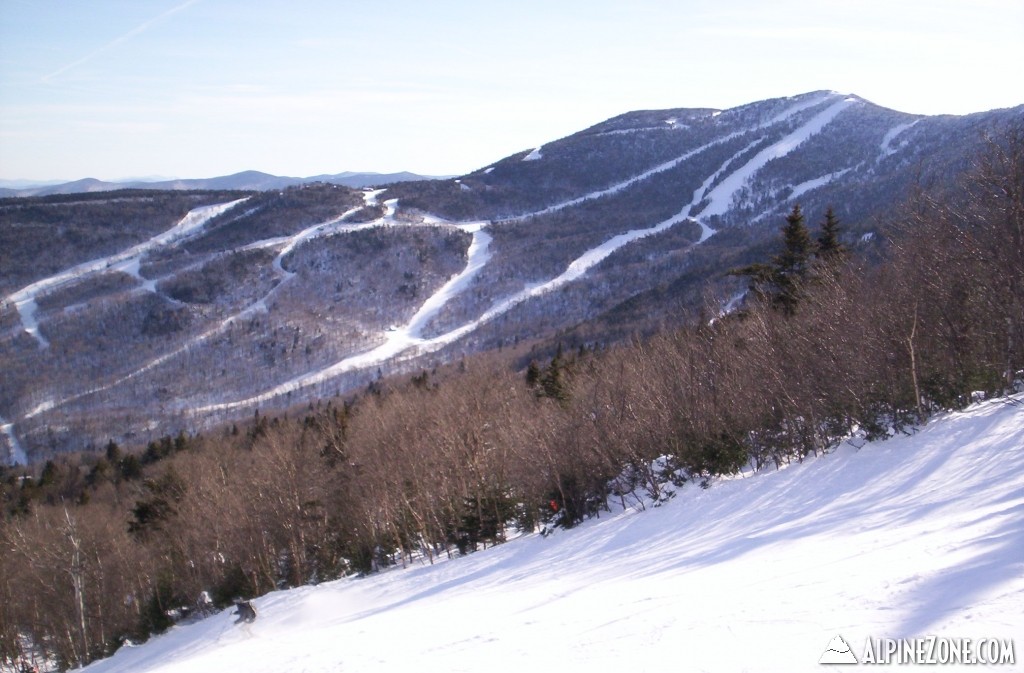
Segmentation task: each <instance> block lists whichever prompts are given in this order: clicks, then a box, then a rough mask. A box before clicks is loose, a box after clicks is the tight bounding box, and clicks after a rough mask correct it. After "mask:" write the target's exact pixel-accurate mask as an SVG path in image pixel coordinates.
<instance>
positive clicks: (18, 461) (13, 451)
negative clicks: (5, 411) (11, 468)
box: [0, 416, 28, 465]
mask: <svg viewBox="0 0 1024 673" xmlns="http://www.w3.org/2000/svg"><path fill="white" fill-rule="evenodd" d="M0 434H2V435H3V436H5V437H7V445H8V447H7V448H8V454H9V455H8V465H28V455H27V454H26V453H25V449H23V448H22V446H21V443H20V442H19V441H18V436H17V435H15V434H14V424H13V423H8V422H7V421H6V420H4V418H3V416H0Z"/></svg>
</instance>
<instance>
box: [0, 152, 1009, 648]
mask: <svg viewBox="0 0 1024 673" xmlns="http://www.w3.org/2000/svg"><path fill="white" fill-rule="evenodd" d="M1022 185H1024V136H1022V135H1020V134H1018V135H1017V136H1015V137H1014V138H1013V139H1012V141H1011V142H1010V143H1009V144H1008V145H996V144H993V146H992V148H991V151H990V153H989V154H988V155H986V157H985V158H984V159H983V160H982V161H980V162H979V165H978V167H977V169H976V170H975V171H974V172H973V173H972V174H971V175H970V176H969V179H968V180H967V181H966V182H965V184H964V186H963V190H962V191H961V192H959V193H958V195H957V197H956V200H955V201H944V200H943V199H942V198H940V197H935V196H925V195H921V196H919V197H918V198H917V199H915V200H914V201H913V202H912V203H911V204H909V205H908V206H907V207H906V208H904V209H902V210H901V211H899V212H893V213H892V228H891V235H890V238H889V243H888V257H887V259H886V260H884V261H883V262H882V263H881V264H872V265H868V264H867V263H865V262H864V261H862V260H859V259H856V258H853V257H852V256H851V255H849V254H847V253H845V252H844V251H843V250H842V246H841V245H839V243H838V241H839V240H840V239H841V232H842V223H840V222H837V221H835V219H834V218H830V219H829V220H828V225H827V226H825V227H819V226H817V225H816V224H815V223H813V222H812V224H811V225H810V226H808V225H807V223H806V222H805V221H804V217H805V214H803V213H800V211H799V210H798V209H794V212H793V213H792V214H791V216H790V218H789V220H788V221H787V222H786V225H785V230H784V233H785V236H784V237H783V240H782V243H781V244H780V246H779V253H778V254H777V255H776V256H774V257H773V258H771V259H769V260H766V261H765V262H764V264H762V265H760V266H755V267H749V268H747V269H742V270H738V272H740V273H742V274H743V275H745V276H746V277H747V278H749V279H750V283H751V286H752V290H753V292H751V294H750V295H749V296H748V301H747V304H746V305H745V306H744V307H743V308H742V309H741V310H739V311H736V312H733V313H730V314H728V315H719V314H718V304H717V303H709V306H710V307H712V308H709V309H708V311H707V314H706V315H705V316H703V317H702V319H701V320H699V321H696V322H695V323H694V324H692V325H690V326H688V327H685V328H682V329H679V330H676V331H673V332H670V333H663V334H661V335H659V336H656V337H654V338H652V339H649V340H645V341H643V342H636V343H633V344H631V345H628V346H623V347H617V348H609V349H606V350H602V351H600V352H593V351H590V350H587V349H582V350H576V349H573V350H572V351H571V352H559V353H558V354H557V355H556V356H555V357H554V358H553V359H551V360H550V361H544V362H536V363H534V364H533V365H531V366H530V367H529V368H528V369H527V371H526V372H525V373H524V372H513V371H510V370H509V368H507V367H501V366H498V365H497V364H495V363H494V361H493V360H489V359H484V358H481V359H478V360H469V361H466V362H464V363H462V364H461V365H459V366H458V367H457V368H456V369H457V371H455V372H452V373H450V374H449V375H446V376H441V377H437V376H435V375H432V374H426V373H425V374H422V375H420V376H416V377H414V378H413V380H411V381H409V382H407V383H404V384H401V385H397V384H396V385H392V386H389V387H385V386H383V385H374V386H373V387H372V388H371V389H370V390H369V391H367V392H366V393H365V394H364V395H362V396H361V397H360V398H359V399H357V400H356V401H355V402H353V403H349V404H340V403H332V404H329V405H327V406H326V407H320V408H311V409H309V410H307V412H306V413H304V414H302V415H301V417H299V418H290V419H286V418H281V419H269V418H266V417H257V418H254V419H252V421H251V422H250V423H249V424H247V425H245V426H244V427H241V428H239V427H234V428H230V429H228V430H226V431H225V432H224V433H223V434H220V435H218V436H216V437H214V436H208V437H203V438H189V437H186V436H184V435H182V436H179V437H178V438H175V439H172V438H167V439H166V440H164V441H162V442H157V443H155V444H153V445H151V446H150V447H149V448H148V449H147V450H146V452H144V453H143V454H141V456H138V457H133V456H132V455H125V454H122V453H121V452H120V451H119V450H118V449H117V447H113V446H112V447H108V452H107V455H105V456H102V457H91V458H88V457H87V458H82V459H80V460H78V461H74V460H72V459H68V461H67V462H65V463H52V464H51V466H49V467H47V468H46V469H44V471H43V473H42V474H40V475H38V476H37V477H36V478H35V479H32V478H25V477H24V476H23V475H22V474H20V473H19V472H18V471H15V470H6V471H5V472H4V473H3V475H2V476H3V479H4V483H5V486H4V491H3V493H4V498H5V502H4V507H5V517H4V520H3V524H2V526H0V657H2V658H3V659H6V661H11V662H13V661H17V660H18V658H19V657H22V656H26V655H27V654H28V653H29V651H35V652H37V653H43V654H45V655H46V656H49V657H52V658H53V659H54V660H56V661H57V662H59V663H60V664H61V665H62V666H71V665H76V664H80V663H84V662H86V661H89V660H91V659H93V658H96V657H99V656H104V655H106V654H109V653H110V652H111V651H112V650H114V649H115V648H116V647H118V646H119V645H120V644H121V643H122V642H123V641H124V640H125V639H132V640H138V639H143V638H145V637H147V636H148V635H149V634H151V633H153V632H157V631H160V630H161V629H163V628H166V627H167V626H168V625H169V624H170V623H172V621H173V620H174V619H176V618H178V617H180V616H181V615H182V614H183V613H184V611H183V608H187V607H193V606H195V605H196V602H197V597H198V596H200V594H201V592H207V594H208V595H209V596H210V597H211V600H212V602H213V604H214V605H215V606H224V605H226V604H228V602H229V601H230V600H231V599H233V598H235V597H248V596H254V595H258V594H261V593H264V592H267V591H270V590H273V589H277V588H283V587H289V586H297V585H302V584H307V583H316V582H321V581H325V580H330V579H333V578H336V577H339V576H342V575H345V574H349V573H365V572H371V571H374V570H376V569H378V568H380V567H382V566H386V565H391V564H404V563H409V562H410V561H411V560H413V559H420V560H421V561H422V562H430V561H432V560H433V559H435V558H436V557H438V556H443V555H453V554H458V553H466V552H471V551H473V550H475V549H479V548H480V547H481V546H488V545H491V544H496V543H499V542H501V541H502V540H504V539H505V538H506V537H507V536H508V535H509V534H510V532H512V531H521V530H526V531H530V530H538V529H543V528H550V527H552V526H558V525H560V526H572V525H575V524H576V523H578V522H580V521H582V520H584V519H585V518H587V517H589V516H593V515H596V514H599V513H600V512H601V511H602V509H603V508H605V507H607V503H608V502H609V499H610V498H614V499H621V500H622V501H625V502H634V503H642V502H649V501H650V500H652V499H653V500H655V501H657V500H662V499H665V498H666V497H668V493H667V492H666V491H665V490H664V489H663V485H664V484H665V483H666V481H667V480H675V481H676V482H677V483H682V482H683V481H689V482H695V483H696V484H698V485H703V484H706V483H707V480H709V479H710V478H712V477H714V476H715V475H719V474H724V473H731V472H734V471H736V470H737V469H739V468H741V467H742V466H745V465H748V464H752V465H753V466H755V467H757V468H769V469H770V468H771V467H773V466H778V465H780V464H784V463H786V462H788V461H793V460H800V459H802V458H803V457H805V456H807V455H809V454H813V453H820V452H824V451H828V450H829V449H830V447H832V446H834V444H835V442H836V441H837V440H838V439H839V438H841V437H844V436H848V435H849V433H851V432H854V431H860V432H863V433H864V434H865V435H867V436H868V437H884V436H886V435H888V434H889V433H892V432H899V431H901V430H907V429H909V428H910V427H911V426H913V425H914V424H918V423H921V422H924V421H925V420H926V419H927V417H928V416H929V415H930V414H932V413H934V412H936V411H938V410H940V409H947V408H957V407H962V406H964V405H966V404H968V403H969V402H970V401H971V400H972V398H973V397H974V396H975V395H976V394H978V393H982V394H986V395H988V394H1001V393H1004V392H1005V391H1007V390H1008V389H1011V388H1012V387H1013V386H1015V385H1020V381H1019V377H1020V371H1021V369H1022V368H1024V194H1022ZM821 217H824V214H814V216H813V219H814V220H817V219H818V218H821ZM751 516H756V513H755V512H752V513H751ZM3 659H0V660H3Z"/></svg>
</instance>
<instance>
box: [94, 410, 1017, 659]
mask: <svg viewBox="0 0 1024 673" xmlns="http://www.w3.org/2000/svg"><path fill="white" fill-rule="evenodd" d="M1022 552H1024V395H1017V396H1015V397H1011V398H1007V399H1000V400H994V401H989V402H984V403H981V404H978V405H975V406H973V407H972V408H970V409H969V410H967V411H965V412H962V413H956V414H949V415H946V416H944V417H941V418H938V419H937V420H935V421H933V422H932V423H931V424H929V425H928V426H926V427H924V428H923V429H921V430H920V431H919V432H917V433H915V434H913V435H912V436H899V437H896V438H894V439H891V440H889V441H886V442H881V443H875V444H868V445H865V446H863V447H861V448H857V447H856V446H854V445H852V444H849V443H847V444H844V445H842V446H840V447H839V448H838V449H837V450H836V451H834V452H833V453H831V454H829V455H827V456H823V457H820V458H812V459H809V460H806V461H805V462H804V463H802V464H798V465H793V466H791V467H789V468H787V469H783V470H779V471H772V472H765V473H761V474H756V475H752V476H745V477H742V478H734V479H728V480H721V481H717V482H715V483H713V484H712V486H711V488H709V489H707V490H701V489H700V488H698V487H696V486H692V485H688V486H685V487H684V488H682V489H681V490H680V491H679V493H678V495H677V496H676V497H675V499H674V500H672V501H671V502H670V503H668V504H666V505H663V506H661V507H657V508H648V509H647V510H646V511H642V512H641V511H636V510H634V509H628V510H625V511H622V510H619V511H615V512H613V513H611V514H607V515H604V516H602V517H601V518H599V519H594V520H590V521H588V522H586V523H585V524H584V525H582V526H580V527H579V528H577V529H574V530H571V531H559V532H557V534H555V535H554V536H549V537H547V538H542V537H540V536H537V535H528V536H525V537H522V538H519V539H517V540H514V541H512V542H509V543H508V544H505V545H502V546H499V547H496V548H493V549H491V550H488V551H485V552H479V553H476V554H472V555H470V556H468V557H466V558H461V559H456V560H453V561H449V562H443V563H438V564H437V565H434V566H427V565H422V566H416V567H412V568H410V569H407V570H392V571H389V572H384V573H381V574H378V575H374V576H371V577H368V578H365V579H345V580H339V581H337V582H332V583H327V584H323V585H320V586H317V587H303V588H299V589H295V590H291V591H281V592H276V593H273V594H270V595H268V596H265V597H263V598H261V599H259V600H258V601H256V605H257V609H258V611H259V615H260V617H259V619H258V620H257V621H256V622H255V623H254V624H252V625H251V626H233V625H232V617H231V615H230V611H229V610H226V611H224V612H223V613H221V614H219V615H216V616H214V617H211V618H209V619H207V620H205V621H203V622H199V623H196V624H191V625H188V626H182V627H176V628H174V629H172V630H171V631H170V632H169V633H167V634H165V635H163V636H160V637H157V638H154V639H153V640H152V641H150V642H149V643H147V644H145V645H143V646H141V647H134V648H126V649H123V650H122V651H120V652H118V653H117V654H116V655H115V656H113V657H112V658H110V659H108V660H105V661H102V662H97V663H95V664H93V665H92V666H90V667H88V668H87V669H85V670H87V671H90V672H91V673H128V672H131V673H142V672H145V671H150V672H154V671H167V672H170V671H174V672H175V673H193V672H195V673H198V672H200V671H228V670H244V671H247V672H248V673H260V672H264V671H265V672H267V673H279V672H280V671H308V672H327V671H340V670H346V671H363V672H369V671H395V670H414V669H415V670H429V671H479V670H480V669H481V668H488V667H495V668H497V669H499V670H502V669H505V670H547V669H551V668H554V669H560V670H574V671H611V670H630V671H654V670H659V671H660V670H669V669H671V668H678V669H679V670H687V671H716V672H728V671H745V670H757V671H785V672H787V673H790V672H792V671H813V670H824V669H822V668H821V667H820V666H819V665H818V661H819V659H821V658H823V657H826V655H823V654H822V653H823V652H826V654H827V655H828V656H827V658H828V660H829V661H832V660H833V658H838V657H840V656H841V655H844V652H848V653H849V655H852V656H853V657H854V658H857V659H860V658H861V656H862V653H863V652H864V648H865V644H866V643H867V642H868V639H869V638H912V637H924V636H929V635H936V636H949V637H957V638H973V639H981V638H1012V637H1014V636H1017V637H1018V641H1017V647H1018V649H1019V648H1020V647H1021V646H1024V644H1022V643H1021V642H1020V640H1019V636H1020V634H1022V633H1024V611H1021V609H1020V607H1021V604H1022V599H1024V553H1022ZM836 634H842V637H841V638H839V639H838V640H836V637H837V636H836ZM843 645H848V647H846V648H844V647H843ZM1016 656H1018V657H1020V656H1022V655H1021V653H1020V652H1017V653H1016ZM836 660H838V659H836ZM999 669H1000V667H987V668H986V670H999ZM943 670H957V669H956V667H945V666H944V667H943ZM1003 670H1009V669H1007V668H1006V667H1003Z"/></svg>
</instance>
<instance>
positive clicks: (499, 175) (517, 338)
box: [0, 91, 1024, 459]
mask: <svg viewBox="0 0 1024 673" xmlns="http://www.w3.org/2000/svg"><path fill="white" fill-rule="evenodd" d="M1021 126H1024V106H1021V107H1017V108H1013V109H1007V110H996V111H990V112H980V113H977V114H971V115H964V116H922V115H912V114H907V113H903V112H898V111H895V110H889V109H886V108H882V107H879V106H877V105H874V104H872V103H870V102H868V101H866V100H864V99H862V98H859V97H857V96H854V95H846V94H839V93H836V92H831V91H817V92H811V93H807V94H802V95H798V96H791V97H786V98H775V99H771V100H764V101H759V102H755V103H751V104H748V105H743V106H740V107H736V108H732V109H729V110H714V109H708V108H700V109H673V110H645V111H637V112H629V113H626V114H623V115H620V116H618V117H615V118H613V119H609V120H607V121H605V122H602V123H600V124H597V125H595V126H593V127H591V128H588V129H584V130H582V131H580V132H578V133H575V134H573V135H571V136H568V137H566V138H562V139H559V140H553V141H552V142H550V143H546V144H544V145H543V146H541V147H539V148H526V149H524V150H523V151H521V152H518V153H516V154H514V155H512V156H509V157H505V158H503V159H500V160H497V161H495V162H494V163H493V164H491V165H488V166H486V167H484V168H482V169H480V170H478V171H475V172H473V173H470V174H467V175H464V176H461V177H458V178H449V179H435V180H412V181H405V182H396V180H398V179H400V178H409V177H413V176H409V175H408V174H402V175H397V176H396V175H390V176H370V177H366V176H365V175H363V176H352V175H346V174H341V175H340V176H318V177H316V178H308V179H304V180H298V179H294V178H276V177H274V176H268V175H265V174H261V173H242V174H239V175H237V176H228V177H225V178H217V179H213V180H208V181H203V180H196V181H172V182H165V183H144V186H145V187H147V188H148V189H150V190H153V189H157V188H163V189H166V190H169V191H164V192H153V191H147V192H146V193H144V194H143V193H139V194H136V195H133V194H131V193H130V192H129V193H121V194H118V195H117V196H116V198H115V197H110V196H108V195H106V194H105V193H104V192H98V193H94V194H85V195H83V196H82V197H81V198H77V197H76V198H68V197H66V196H49V197H37V198H32V199H16V200H8V201H6V202H4V203H2V204H0V268H2V269H3V273H2V274H0V362H3V363H4V366H3V376H2V377H0V459H2V458H3V455H4V452H3V449H4V448H6V449H7V451H8V453H9V455H11V456H14V457H15V458H16V459H20V458H19V457H21V456H28V457H40V456H45V455H48V454H50V453H52V452H55V451H62V450H69V449H82V448H84V449H88V448H90V447H98V446H101V445H103V444H105V443H106V441H107V440H108V439H110V438H115V439H116V440H117V441H118V442H121V443H126V444H135V443H139V442H146V441H149V440H150V439H152V438H154V437H159V436H161V435H164V434H174V433H177V432H178V431H179V430H186V431H193V430H197V429H201V428H203V427H210V425H211V424H213V423H216V422H221V421H231V420H233V419H237V418H240V417H243V416H248V417H252V415H253V412H254V410H256V409H258V410H259V411H260V412H263V411H265V410H275V409H276V410H280V409H285V408H289V407H292V406H295V405H299V404H308V403H309V402H310V401H312V400H316V399H322V398H326V397H331V396H334V395H338V394H340V393H345V392H348V391H353V390H356V389H359V388H361V387H364V386H367V385H369V384H371V383H373V382H374V381H376V380H377V379H378V378H380V377H381V376H387V375H399V374H401V375H408V374H413V373H418V372H420V371H422V370H424V369H427V370H429V369H432V368H434V367H436V366H439V365H444V364H446V363H450V362H453V361H457V360H458V359H459V358H461V357H462V356H464V355H466V354H471V353H480V352H485V351H490V352H494V353H498V352H499V351H500V352H501V353H502V355H501V357H506V358H511V359H513V360H514V361H515V362H517V363H518V364H520V365H522V364H524V363H525V362H528V361H529V359H530V358H534V357H544V355H545V354H547V355H550V354H551V353H553V352H554V350H555V347H556V346H557V344H559V343H562V344H564V346H566V347H569V348H573V347H576V346H578V345H582V344H592V343H600V344H608V343H613V342H615V341H616V340H621V339H624V338H628V337H630V336H632V335H634V334H637V333H650V332H652V331H654V330H656V329H658V328H660V327H662V326H664V325H667V324H678V323H679V322H681V321H682V320H684V318H685V316H687V315H693V314H695V313H696V312H697V311H698V310H699V309H700V308H701V307H703V306H705V305H706V304H705V302H706V301H708V300H709V298H710V297H716V298H718V299H719V300H720V301H721V302H722V304H723V305H725V303H726V302H727V301H729V300H730V299H731V298H737V297H739V296H741V295H742V292H743V290H744V288H745V283H744V282H743V281H742V280H740V279H737V278H735V277H733V276H730V275H729V274H728V271H729V270H730V269H734V268H737V267H741V266H745V265H748V264H751V263H755V262H759V261H764V260H767V259H769V258H770V257H771V255H773V254H775V253H776V252H777V250H778V245H779V228H780V226H781V225H782V224H783V222H784V218H785V215H786V214H787V213H788V212H789V211H790V210H791V209H792V208H793V206H794V205H795V204H798V203H799V204H800V205H801V206H802V208H803V211H804V213H805V215H806V217H807V221H808V225H809V226H810V228H811V229H812V230H814V229H816V228H817V226H818V224H819V223H820V221H821V218H822V216H823V214H824V212H825V210H826V208H827V207H828V206H832V207H834V210H835V213H836V214H837V215H838V217H839V219H840V221H841V227H842V238H843V242H844V243H845V244H846V245H847V246H848V247H850V248H852V249H855V250H856V249H861V250H864V251H865V252H866V253H871V254H874V253H875V252H876V250H875V249H874V248H875V247H876V246H879V245H882V243H881V240H882V237H881V236H874V235H873V234H874V233H876V232H880V231H882V230H883V227H884V226H885V224H886V223H887V222H888V221H890V220H891V213H892V210H893V209H894V208H896V207H898V206H899V205H900V204H901V203H903V202H905V200H906V199H907V197H908V196H909V195H911V194H913V193H914V192H915V191H916V190H919V189H921V188H926V189H935V190H943V191H946V192H947V193H955V190H957V189H959V188H960V184H961V181H960V178H961V177H962V176H963V174H964V172H965V171H967V170H969V169H970V168H971V167H972V166H974V165H976V159H977V157H978V156H979V154H980V153H981V152H983V151H984V150H985V149H986V147H989V143H991V142H993V141H996V142H998V140H999V139H1000V138H1001V137H1005V136H1006V134H1007V132H1008V130H1010V129H1012V128H1019V127H1021ZM345 179H349V180H352V182H350V183H348V184H352V185H355V188H353V187H350V186H344V185H341V184H324V183H334V182H341V181H342V180H345ZM310 181H312V182H310ZM296 182H299V183H303V184H302V185H297V186H293V187H291V188H287V189H286V188H285V187H287V186H288V185H295V183H296ZM367 182H370V183H375V184H382V183H390V184H389V186H388V187H387V189H386V190H385V191H384V192H383V193H378V192H370V191H362V190H361V189H359V187H362V186H363V185H365V184H367ZM72 184H74V183H72ZM120 186H124V185H120ZM87 187H89V185H88V184H82V183H78V187H77V189H79V190H81V189H83V188H87ZM49 189H50V190H57V188H52V187H51V188H49ZM62 189H63V191H70V190H71V189H74V187H67V186H65V187H64V188H62ZM184 189H189V190H192V191H180V190H184ZM170 190H176V191H170ZM211 190H215V191H211ZM221 190H249V191H252V190H262V191H258V192H256V193H254V194H248V195H247V194H240V193H239V192H238V191H221ZM58 191H59V190H58ZM51 193H52V191H51ZM531 349H536V350H531Z"/></svg>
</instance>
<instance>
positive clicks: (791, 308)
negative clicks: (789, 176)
mask: <svg viewBox="0 0 1024 673" xmlns="http://www.w3.org/2000/svg"><path fill="white" fill-rule="evenodd" d="M782 238H783V250H782V252H781V253H780V254H778V255H776V256H775V257H773V258H772V263H773V265H774V270H773V273H772V276H773V278H772V280H773V281H774V284H775V286H776V292H775V296H774V297H773V302H774V304H775V306H777V307H779V308H780V309H782V311H783V312H784V313H785V314H786V315H793V313H795V312H796V306H797V304H798V303H799V302H800V289H801V285H802V284H803V281H804V280H805V279H806V277H807V272H808V267H809V266H810V260H811V255H812V254H813V252H814V242H813V240H812V239H811V234H810V232H809V231H807V225H805V224H804V214H803V213H802V212H801V211H800V204H797V205H795V206H793V211H792V212H791V213H790V214H789V215H787V216H786V225H785V226H784V227H783V228H782Z"/></svg>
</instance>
